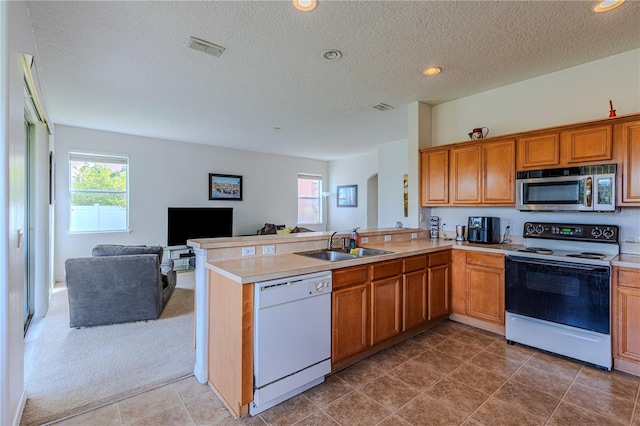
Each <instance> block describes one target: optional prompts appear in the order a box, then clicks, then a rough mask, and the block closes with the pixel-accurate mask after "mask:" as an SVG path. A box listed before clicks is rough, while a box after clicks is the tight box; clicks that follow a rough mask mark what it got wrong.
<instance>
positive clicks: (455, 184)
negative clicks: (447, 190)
mask: <svg viewBox="0 0 640 426" xmlns="http://www.w3.org/2000/svg"><path fill="white" fill-rule="evenodd" d="M481 155H482V151H481V148H480V144H473V145H468V146H462V147H459V148H452V149H451V168H450V173H449V177H450V181H451V203H452V204H480V203H481V202H482V196H481V178H482V157H481Z"/></svg>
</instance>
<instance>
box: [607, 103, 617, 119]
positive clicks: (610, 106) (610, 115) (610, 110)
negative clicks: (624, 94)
mask: <svg viewBox="0 0 640 426" xmlns="http://www.w3.org/2000/svg"><path fill="white" fill-rule="evenodd" d="M615 116H616V110H615V109H613V103H612V102H611V99H609V117H615Z"/></svg>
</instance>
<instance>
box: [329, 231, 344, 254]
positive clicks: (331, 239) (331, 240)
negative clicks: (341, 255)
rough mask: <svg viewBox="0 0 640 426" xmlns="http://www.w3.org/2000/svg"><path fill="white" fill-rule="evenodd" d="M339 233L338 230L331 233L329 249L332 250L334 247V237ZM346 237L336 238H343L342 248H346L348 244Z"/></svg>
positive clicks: (339, 238)
mask: <svg viewBox="0 0 640 426" xmlns="http://www.w3.org/2000/svg"><path fill="white" fill-rule="evenodd" d="M337 233H338V231H336V232H334V233H333V234H331V236H330V237H329V241H328V242H327V250H332V249H333V243H335V241H334V239H333V237H334V236H335V235H336V234H337ZM346 238H347V237H345V236H342V237H338V238H336V240H342V249H343V250H344V249H345V247H346V246H347V245H346Z"/></svg>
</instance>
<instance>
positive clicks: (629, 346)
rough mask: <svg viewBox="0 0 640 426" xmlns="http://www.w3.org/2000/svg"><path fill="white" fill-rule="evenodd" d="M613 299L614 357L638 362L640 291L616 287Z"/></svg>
mask: <svg viewBox="0 0 640 426" xmlns="http://www.w3.org/2000/svg"><path fill="white" fill-rule="evenodd" d="M638 275H639V276H638V278H639V279H640V274H638ZM615 297H616V298H617V301H616V302H617V303H616V305H617V312H616V316H615V321H616V331H617V333H616V334H617V336H616V337H615V338H614V341H615V343H614V346H615V354H614V357H616V358H624V359H628V360H630V361H636V362H640V289H632V288H625V287H618V288H617V291H616V296H615Z"/></svg>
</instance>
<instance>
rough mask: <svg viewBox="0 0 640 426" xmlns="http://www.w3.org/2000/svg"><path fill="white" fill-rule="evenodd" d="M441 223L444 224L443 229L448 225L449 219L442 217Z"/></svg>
mask: <svg viewBox="0 0 640 426" xmlns="http://www.w3.org/2000/svg"><path fill="white" fill-rule="evenodd" d="M440 223H441V224H442V229H444V227H445V226H447V219H442V220H441V221H440Z"/></svg>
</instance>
